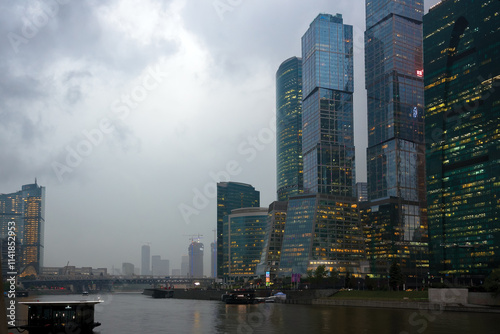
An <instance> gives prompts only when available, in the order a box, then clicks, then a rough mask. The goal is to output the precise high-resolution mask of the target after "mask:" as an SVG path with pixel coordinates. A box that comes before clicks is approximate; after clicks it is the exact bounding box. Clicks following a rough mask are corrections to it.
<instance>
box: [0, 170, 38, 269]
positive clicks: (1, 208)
mask: <svg viewBox="0 0 500 334" xmlns="http://www.w3.org/2000/svg"><path fill="white" fill-rule="evenodd" d="M12 223H14V224H12ZM10 226H15V232H16V240H17V241H19V242H20V247H21V257H20V259H19V260H18V261H17V262H19V264H20V269H21V271H22V273H21V275H20V276H21V277H22V276H27V275H37V274H38V273H40V270H41V268H42V267H43V255H44V235H45V233H44V230H45V187H41V186H39V185H38V184H37V183H36V180H35V183H34V184H27V185H23V186H22V188H21V190H20V191H18V192H15V193H11V194H0V232H1V236H0V237H1V238H2V239H4V238H7V236H8V230H9V227H10Z"/></svg>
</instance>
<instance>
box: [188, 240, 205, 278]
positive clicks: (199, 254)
mask: <svg viewBox="0 0 500 334" xmlns="http://www.w3.org/2000/svg"><path fill="white" fill-rule="evenodd" d="M203 248H204V247H203V244H202V243H201V242H200V241H199V240H193V241H192V242H191V244H190V245H189V247H188V254H189V275H188V276H189V277H195V278H201V277H203Z"/></svg>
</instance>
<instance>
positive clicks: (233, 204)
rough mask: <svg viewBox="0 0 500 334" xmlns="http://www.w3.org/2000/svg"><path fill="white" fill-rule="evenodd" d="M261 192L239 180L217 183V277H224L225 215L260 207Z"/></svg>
mask: <svg viewBox="0 0 500 334" xmlns="http://www.w3.org/2000/svg"><path fill="white" fill-rule="evenodd" d="M259 205H260V193H259V191H257V190H255V188H254V187H252V186H251V185H249V184H245V183H239V182H219V183H217V277H222V266H223V261H224V255H223V231H224V216H226V215H228V214H230V213H231V210H234V209H239V208H247V207H259Z"/></svg>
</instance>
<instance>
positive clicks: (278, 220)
mask: <svg viewBox="0 0 500 334" xmlns="http://www.w3.org/2000/svg"><path fill="white" fill-rule="evenodd" d="M287 207H288V201H275V202H272V203H271V205H269V209H268V216H267V223H266V234H265V237H264V246H263V248H262V256H261V258H260V262H259V264H258V265H257V269H256V272H257V275H259V276H260V275H266V278H267V277H269V278H270V279H274V278H275V277H276V276H277V274H278V270H279V267H280V259H281V244H282V242H283V234H284V233H285V222H286V210H287ZM267 273H269V274H267Z"/></svg>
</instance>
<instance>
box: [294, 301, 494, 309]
mask: <svg viewBox="0 0 500 334" xmlns="http://www.w3.org/2000/svg"><path fill="white" fill-rule="evenodd" d="M292 304H293V303H292ZM310 304H311V305H324V306H350V307H376V308H398V309H409V310H429V311H453V312H482V313H500V308H494V307H487V306H476V305H458V304H456V305H452V304H433V303H429V302H405V301H385V300H348V299H335V298H322V299H313V300H312V301H311V303H310Z"/></svg>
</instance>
